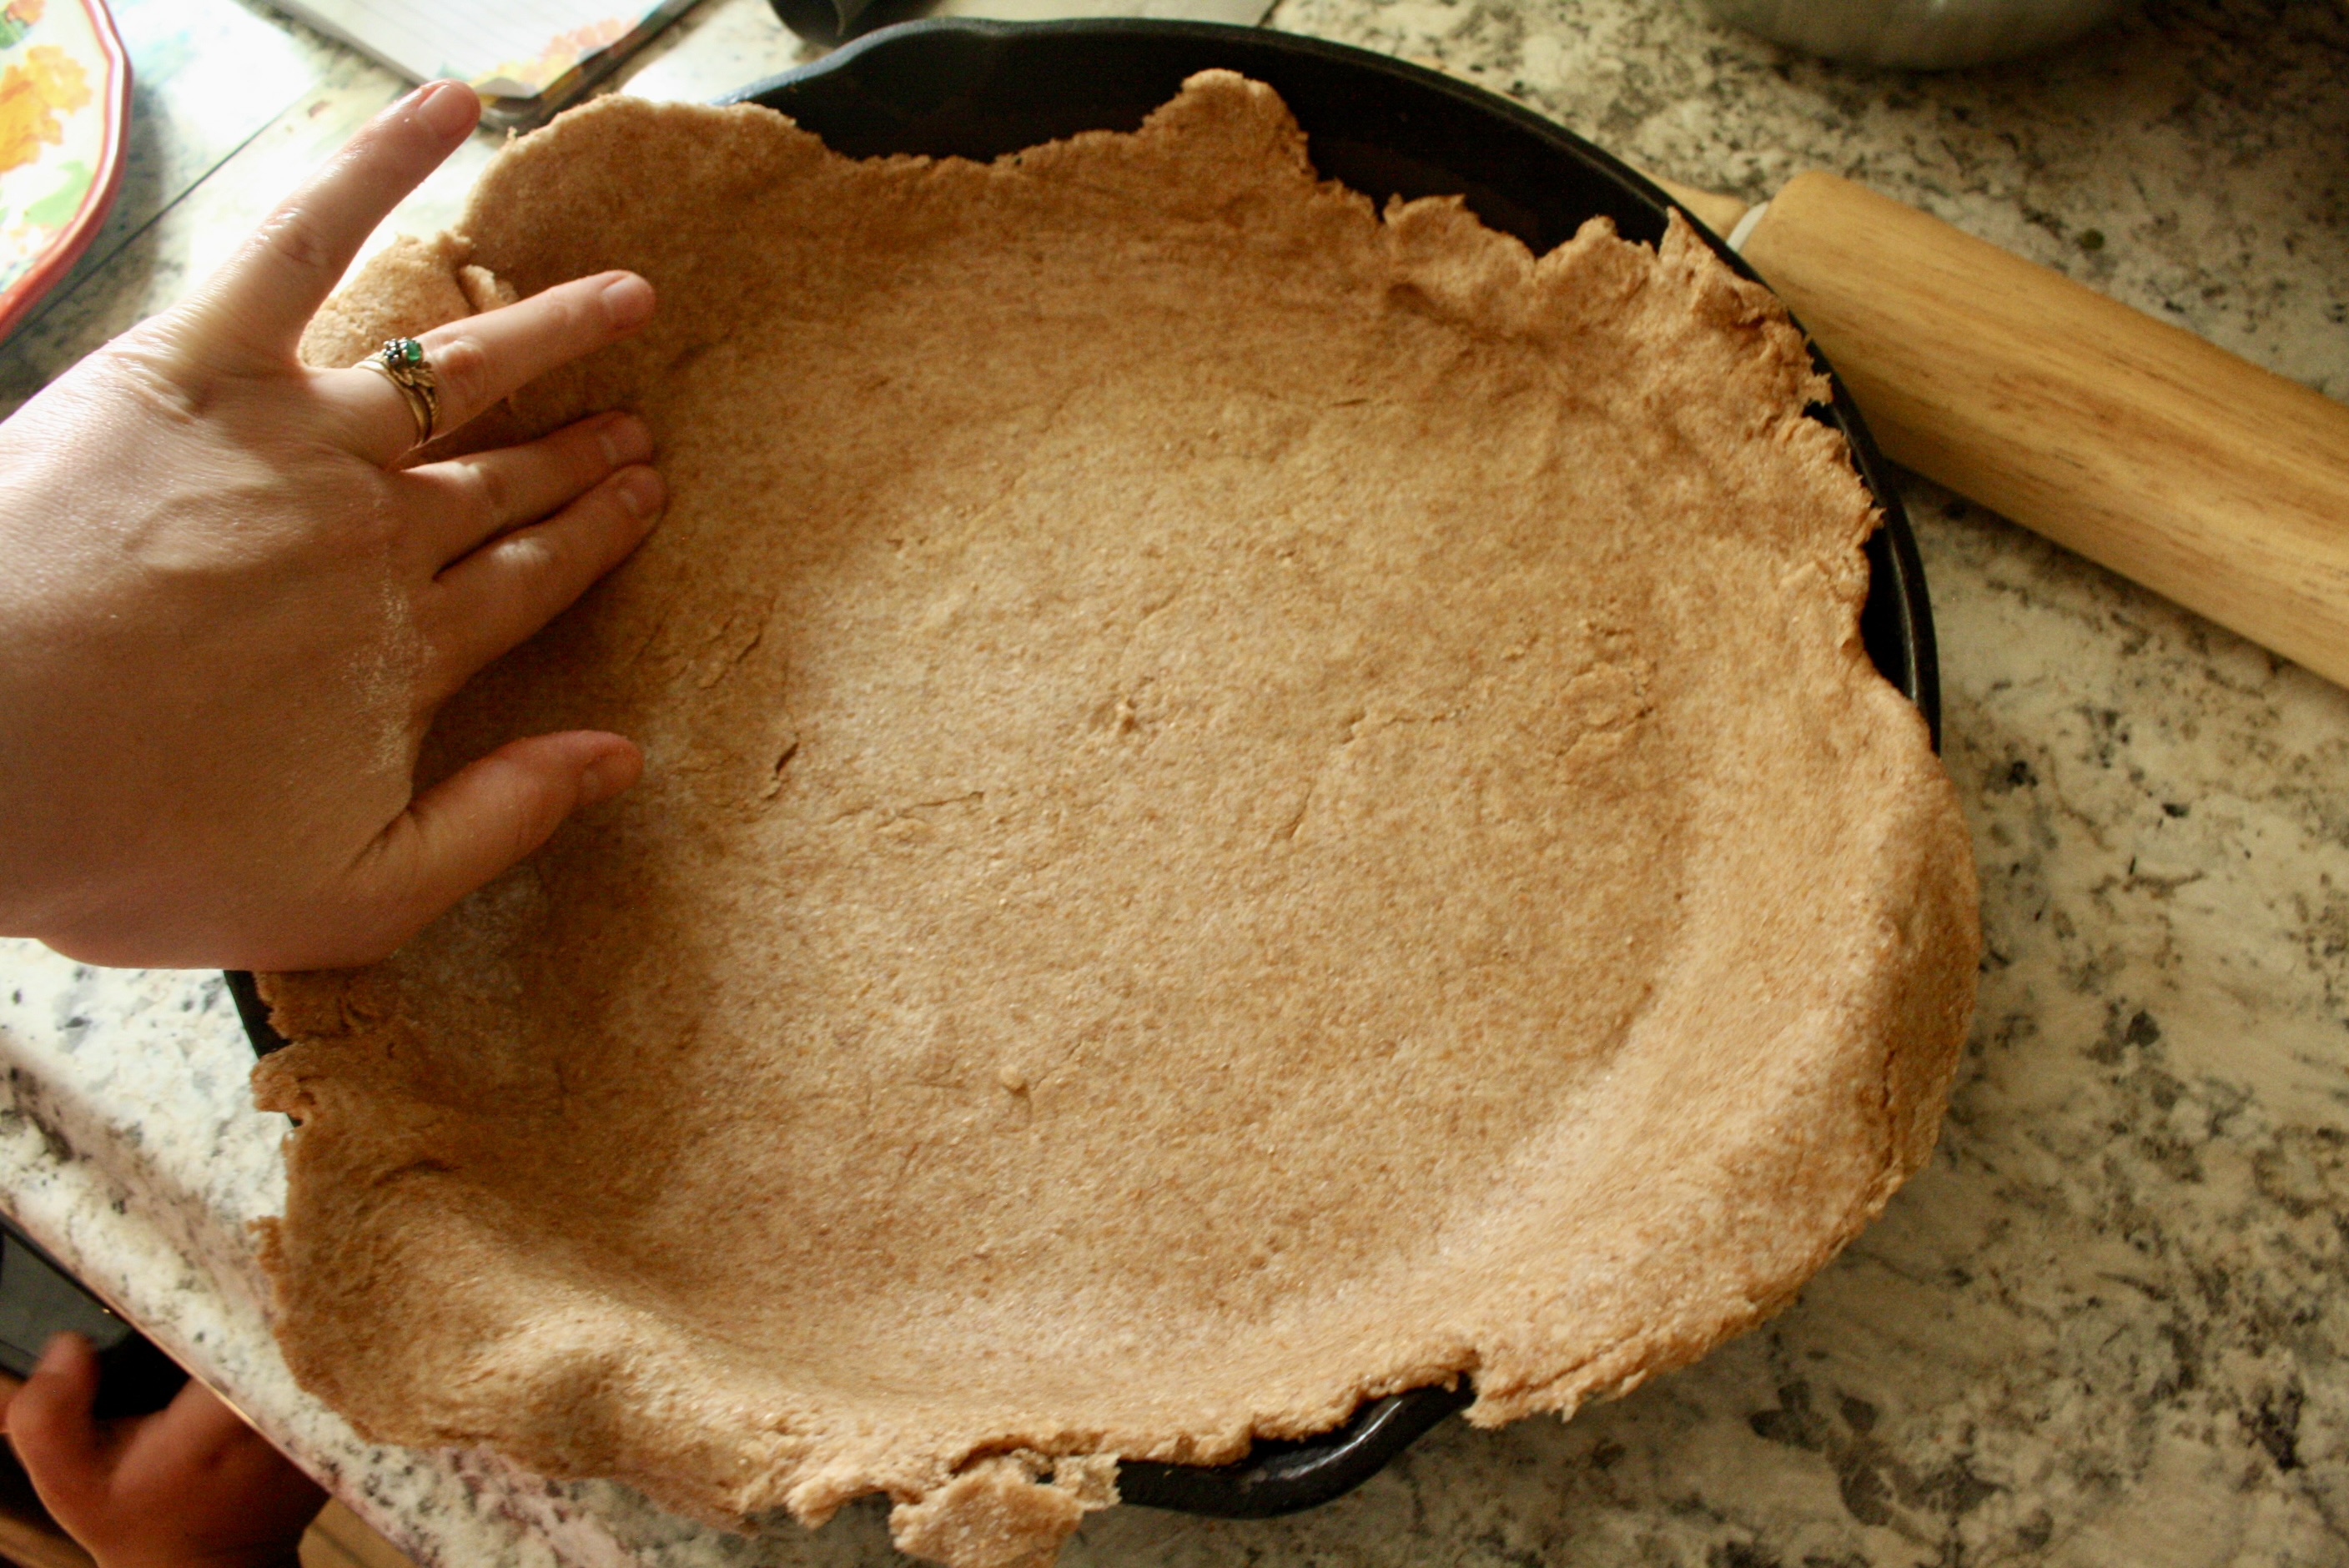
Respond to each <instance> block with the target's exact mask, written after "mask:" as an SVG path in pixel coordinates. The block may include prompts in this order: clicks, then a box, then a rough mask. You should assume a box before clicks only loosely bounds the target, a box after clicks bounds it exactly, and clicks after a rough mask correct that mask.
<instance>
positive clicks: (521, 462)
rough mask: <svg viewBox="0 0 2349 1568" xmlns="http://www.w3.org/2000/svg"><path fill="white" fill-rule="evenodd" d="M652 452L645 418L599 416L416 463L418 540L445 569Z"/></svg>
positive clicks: (412, 474)
mask: <svg viewBox="0 0 2349 1568" xmlns="http://www.w3.org/2000/svg"><path fill="white" fill-rule="evenodd" d="M652 454H653V438H652V433H651V432H650V431H648V430H647V429H646V428H645V423H644V421H643V420H641V419H639V418H636V416H635V415H633V414H599V415H596V416H595V417H594V418H587V419H582V420H580V421H579V422H578V423H577V424H575V425H571V426H567V427H565V428H563V429H560V430H557V431H555V432H554V434H553V435H551V436H547V437H544V438H541V439H539V440H535V441H533V442H530V443H529V444H528V445H526V446H520V447H503V448H500V449H497V450H495V451H489V452H481V453H477V454H475V455H474V456H471V457H465V458H457V459H451V460H450V461H448V462H443V463H431V464H428V465H426V466H425V467H423V468H419V469H409V471H408V474H407V476H406V480H405V488H406V489H407V490H409V493H410V494H411V495H412V496H414V497H415V498H416V500H415V501H414V502H413V504H414V505H416V506H417V507H418V508H419V509H420V511H422V514H423V520H422V521H421V522H420V523H419V525H418V528H417V531H416V542H417V544H418V545H419V548H420V549H421V550H422V551H423V552H424V554H425V556H426V559H427V561H428V562H429V564H430V567H431V570H432V571H433V572H434V573H439V572H440V569H441V568H443V567H445V566H447V565H448V564H449V563H450V562H451V561H454V560H456V559H457V558H458V557H459V556H460V555H462V554H464V553H465V552H468V551H470V550H471V549H473V548H474V547H475V546H477V545H479V544H480V543H481V542H482V541H483V540H486V539H490V538H492V537H494V536H495V535H497V534H501V533H503V532H505V531H507V530H509V529H512V528H515V527H518V526H520V525H521V524H523V523H526V522H534V521H537V520H538V519H540V518H542V517H544V516H545V515H546V514H547V513H549V512H551V511H554V509H555V508H557V507H559V506H562V505H563V504H564V502H566V501H569V500H574V498H576V497H577V496H578V495H579V494H580V492H582V491H583V490H586V489H588V488H589V487H590V486H592V485H594V484H595V483H596V482H598V481H599V480H603V479H604V478H605V476H606V475H608V474H610V473H611V472H612V471H613V470H614V469H617V468H619V467H621V466H622V465H623V464H627V463H640V462H642V461H644V460H645V459H647V458H649V457H651V456H652Z"/></svg>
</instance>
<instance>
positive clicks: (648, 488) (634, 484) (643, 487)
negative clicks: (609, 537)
mask: <svg viewBox="0 0 2349 1568" xmlns="http://www.w3.org/2000/svg"><path fill="white" fill-rule="evenodd" d="M667 495H668V487H667V486H666V485H664V484H662V483H661V477H660V475H658V474H657V473H655V472H653V470H652V469H629V470H628V471H627V472H626V473H624V474H622V475H621V476H620V504H621V505H622V506H624V507H626V508H627V509H628V515H629V516H630V517H650V516H652V514H653V513H655V512H657V511H659V510H660V507H661V502H662V501H663V500H666V499H667Z"/></svg>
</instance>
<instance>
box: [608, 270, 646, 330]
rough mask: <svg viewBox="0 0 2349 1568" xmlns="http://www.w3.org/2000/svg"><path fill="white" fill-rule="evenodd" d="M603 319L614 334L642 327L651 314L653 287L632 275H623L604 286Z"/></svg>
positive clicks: (634, 274)
mask: <svg viewBox="0 0 2349 1568" xmlns="http://www.w3.org/2000/svg"><path fill="white" fill-rule="evenodd" d="M603 300H604V319H605V320H606V321H608V322H610V323H611V324H612V330H613V331H614V332H626V331H628V330H629V329H630V328H632V327H636V326H641V325H644V322H645V318H646V317H647V316H649V315H652V313H653V285H652V284H648V283H647V282H645V280H644V279H642V278H640V277H638V276H636V273H621V274H620V275H619V276H618V277H616V278H614V279H613V280H612V281H611V282H610V283H608V284H605V285H604V294H603Z"/></svg>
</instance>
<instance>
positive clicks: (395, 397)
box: [316, 273, 654, 466]
mask: <svg viewBox="0 0 2349 1568" xmlns="http://www.w3.org/2000/svg"><path fill="white" fill-rule="evenodd" d="M653 304H654V300H653V288H652V285H651V284H648V283H647V282H645V280H644V279H642V278H640V277H638V276H636V273H597V274H596V275H595V276H594V277H586V278H574V279H573V280H572V281H571V282H569V283H567V284H556V285H555V286H554V287H553V288H551V289H547V290H545V291H544V292H543V293H540V294H533V295H531V296H530V298H528V299H526V300H522V301H519V302H518V303H516V304H510V305H503V306H501V307H500V308H498V309H496V310H492V311H484V312H482V313H481V315H469V316H467V317H465V318H464V319H463V320H462V321H453V322H450V324H449V325H446V326H440V327H435V328H434V329H433V330H431V331H430V332H428V333H426V334H425V335H424V336H423V338H422V339H421V341H422V343H423V345H424V357H425V362H426V363H427V364H428V365H429V366H431V369H432V377H433V381H434V384H435V386H436V387H438V389H439V391H440V412H439V415H438V417H437V418H435V420H434V421H433V428H434V429H435V430H437V431H440V432H444V433H445V432H447V431H450V430H454V429H458V428H461V427H462V426H463V425H464V424H465V423H466V422H467V421H468V420H470V419H471V418H473V417H474V416H475V415H476V414H479V413H481V411H482V410H483V409H485V408H487V407H490V406H491V405H492V404H494V403H496V402H497V401H498V400H499V399H500V398H502V397H505V396H506V395H507V394H508V393H510V392H512V391H513V390H514V389H515V388H516V387H523V386H526V385H528V384H529V383H530V382H532V381H534V380H536V379H537V378H538V377H541V376H543V375H545V374H546V373H547V372H548V371H550V370H552V369H554V367H555V366H558V365H567V364H569V363H570V362H571V361H572V360H574V359H576V358H578V357H579V356H581V355H583V354H591V353H593V352H595V350H596V349H598V348H602V347H604V346H606V345H607V344H612V343H616V342H618V341H619V340H620V339H621V338H624V337H626V336H627V335H630V334H631V333H633V332H635V331H636V329H637V328H638V327H640V326H642V325H644V324H645V323H646V322H647V321H648V320H650V319H651V317H652V314H653ZM316 386H317V387H319V389H320V390H321V391H322V392H324V393H326V395H327V396H328V397H331V398H333V399H335V400H336V401H337V402H339V403H340V404H341V405H342V406H343V407H344V408H345V409H346V410H347V412H348V418H349V422H350V425H351V428H352V429H353V431H354V432H355V436H356V438H357V449H358V450H359V451H360V452H362V453H363V454H364V455H365V456H367V457H368V458H370V459H373V460H374V461H376V462H378V463H382V464H385V465H387V466H388V465H389V464H391V463H393V462H395V461H397V460H398V459H400V458H401V457H403V456H405V455H406V454H407V453H408V451H409V449H411V448H412V447H413V446H414V445H415V444H416V417H415V416H414V415H412V414H411V413H409V407H408V400H407V399H406V398H405V397H402V396H401V394H400V391H399V388H398V387H394V386H393V385H392V384H391V383H390V381H389V380H388V379H386V378H385V377H381V376H378V375H377V374H376V373H375V372H374V371H372V370H348V371H329V372H326V373H324V374H322V375H320V376H319V377H317V378H316Z"/></svg>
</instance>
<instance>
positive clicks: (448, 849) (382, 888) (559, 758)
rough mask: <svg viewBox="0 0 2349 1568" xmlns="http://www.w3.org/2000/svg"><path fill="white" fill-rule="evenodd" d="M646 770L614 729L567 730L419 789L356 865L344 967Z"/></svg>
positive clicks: (504, 750) (517, 745) (381, 948)
mask: <svg viewBox="0 0 2349 1568" xmlns="http://www.w3.org/2000/svg"><path fill="white" fill-rule="evenodd" d="M643 772H644V756H643V754H642V753H641V752H639V751H638V750H637V749H636V746H635V745H634V744H633V743H632V742H630V741H628V740H626V739H625V738H622V737H620V736H617V735H607V734H605V733H604V732H602V731H600V730H585V729H581V730H568V731H565V732H564V733H562V734H559V735H538V736H533V737H531V738H528V739H526V740H515V741H510V742H508V743H507V744H506V745H504V746H501V747H499V748H497V749H496V750H495V751H492V752H491V753H490V754H489V755H488V756H486V757H483V758H480V759H479V760H477V761H475V762H473V763H471V764H470V765H469V766H467V767H466V768H464V769H461V770H460V771H459V772H458V773H457V774H455V775H454V776H452V777H451V778H449V779H445V780H443V781H442V782H440V784H437V785H435V786H434V787H433V788H432V789H429V790H427V791H425V792H424V793H423V794H422V795H419V796H418V797H417V798H416V799H415V800H414V801H413V802H412V803H411V804H410V805H409V808H408V810H407V811H406V812H405V813H404V814H402V815H401V817H400V818H399V819H398V820H397V821H395V822H393V823H392V825H391V826H390V827H388V828H387V829H385V830H384V833H383V836H382V837H381V838H380V839H378V840H377V841H376V843H375V845H374V846H373V847H372V848H371V849H370V851H368V855H367V860H366V861H364V862H362V864H361V865H359V866H358V867H357V868H356V870H357V879H358V882H359V888H358V892H359V895H360V899H361V901H362V903H363V904H364V905H365V906H366V907H367V909H368V910H369V911H370V912H371V923H370V929H368V930H367V931H365V932H361V933H356V934H353V936H352V937H351V939H350V940H349V942H348V943H347V949H348V953H347V956H346V957H344V958H341V959H339V960H338V962H340V963H346V964H361V963H369V962H372V961H373V960H375V959H378V958H380V957H382V956H383V955H384V954H388V953H389V952H390V951H391V950H392V949H393V948H395V947H397V946H398V945H399V944H401V943H402V942H404V941H406V940H407V939H408V938H409V936H410V935H412V934H415V933H416V932H417V931H418V930H419V929H420V928H421V927H422V926H423V925H424V924H425V923H426V922H428V921H429V920H431V919H432V918H433V917H434V916H436V915H438V914H439V913H440V912H441V911H442V910H445V909H447V908H448V907H449V906H450V904H452V903H456V902H457V901H458V900H459V899H460V898H462V897H464V896H465V895H466V894H467V893H469V892H472V891H473V890H474V889H475V888H477V887H480V886H481V884H482V883H483V882H488V881H489V880H490V879H491V878H492V877H494V876H496V875H497V874H498V873H499V872H502V871H504V870H505V869H506V868H507V867H509V866H511V865H512V864H513V863H514V862H515V861H519V860H521V859H522V858H523V856H524V855H527V854H529V853H530V852H531V851H533V850H535V849H537V848H538V847H539V845H541V844H543V843H544V842H545V841H546V840H547V837H548V835H550V834H551V833H553V832H554V830H555V829H556V828H557V827H558V826H560V825H561V824H562V821H563V820H564V818H565V817H567V816H569V815H570V814H571V813H572V812H574V811H575V810H579V809H580V808H581V807H584V806H592V805H595V804H596V803H597V802H598V801H602V800H607V799H611V798H612V797H613V796H615V795H617V794H618V793H620V791H621V790H623V789H627V788H628V787H629V786H630V785H632V784H634V783H635V782H636V779H637V778H638V777H639V776H641V775H642V773H643Z"/></svg>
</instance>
